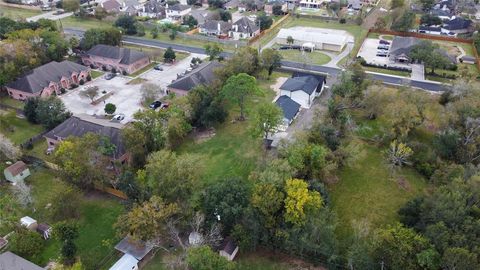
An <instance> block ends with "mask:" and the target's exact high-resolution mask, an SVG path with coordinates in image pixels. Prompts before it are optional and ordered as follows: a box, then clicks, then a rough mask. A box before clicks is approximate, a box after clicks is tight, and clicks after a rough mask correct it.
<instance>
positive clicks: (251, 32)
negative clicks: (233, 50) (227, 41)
mask: <svg viewBox="0 0 480 270" xmlns="http://www.w3.org/2000/svg"><path fill="white" fill-rule="evenodd" d="M259 34H260V27H259V26H258V25H257V24H256V23H255V22H253V21H251V20H249V19H248V18H247V17H242V18H240V19H238V20H237V21H236V22H235V23H233V24H232V29H230V31H228V36H229V37H231V38H232V39H234V40H239V39H250V38H252V37H255V36H257V35H259Z"/></svg>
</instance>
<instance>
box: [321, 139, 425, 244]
mask: <svg viewBox="0 0 480 270" xmlns="http://www.w3.org/2000/svg"><path fill="white" fill-rule="evenodd" d="M361 148H362V151H363V154H362V156H361V158H359V160H358V161H357V163H356V164H355V165H354V166H347V167H346V168H344V169H343V170H342V171H341V172H340V174H339V178H340V179H339V182H338V183H336V184H334V185H331V186H330V195H331V198H332V206H333V209H334V210H335V212H336V213H337V216H338V218H339V226H338V228H337V235H338V237H339V239H340V241H342V240H346V239H348V237H349V236H351V234H352V225H353V224H354V223H355V222H363V221H365V222H367V224H368V225H369V227H370V228H371V229H375V228H379V227H382V226H384V225H386V224H391V223H394V222H395V221H397V220H398V216H397V211H398V209H399V208H400V207H401V206H403V205H404V204H405V203H406V202H407V201H408V200H409V199H411V198H413V197H415V196H416V195H418V194H419V193H422V191H423V190H424V189H425V187H426V183H425V181H424V179H423V177H422V176H421V175H419V174H418V173H417V172H415V171H414V170H413V169H409V168H406V169H402V170H400V171H398V172H397V173H396V174H394V175H393V177H392V175H391V173H390V170H389V168H388V166H387V164H386V163H385V158H384V154H383V151H382V150H383V149H378V148H377V147H375V146H371V145H368V144H366V143H363V144H361ZM399 179H401V181H404V183H405V184H401V183H400V180H399Z"/></svg>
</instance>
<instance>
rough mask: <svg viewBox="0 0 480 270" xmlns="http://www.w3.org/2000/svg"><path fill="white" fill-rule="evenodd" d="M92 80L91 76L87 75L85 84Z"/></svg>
mask: <svg viewBox="0 0 480 270" xmlns="http://www.w3.org/2000/svg"><path fill="white" fill-rule="evenodd" d="M91 80H92V76H91V75H90V74H88V75H87V82H89V81H91Z"/></svg>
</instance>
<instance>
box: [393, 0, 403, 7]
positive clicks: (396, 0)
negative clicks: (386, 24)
mask: <svg viewBox="0 0 480 270" xmlns="http://www.w3.org/2000/svg"><path fill="white" fill-rule="evenodd" d="M404 5H405V0H392V2H391V3H390V7H391V9H395V8H400V7H403V6H404Z"/></svg>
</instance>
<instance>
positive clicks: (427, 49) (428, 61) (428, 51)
mask: <svg viewBox="0 0 480 270" xmlns="http://www.w3.org/2000/svg"><path fill="white" fill-rule="evenodd" d="M439 50H440V49H439V47H438V45H436V44H434V43H433V42H431V41H421V42H420V43H419V44H418V45H415V46H414V47H413V48H412V50H411V51H410V54H409V56H410V57H411V58H413V59H416V60H419V61H422V62H423V63H424V64H425V67H428V68H430V69H431V73H432V74H434V73H435V69H436V68H444V67H446V66H447V65H448V63H449V62H448V59H447V57H446V56H444V55H443V54H442V53H441V52H440V51H439Z"/></svg>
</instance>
